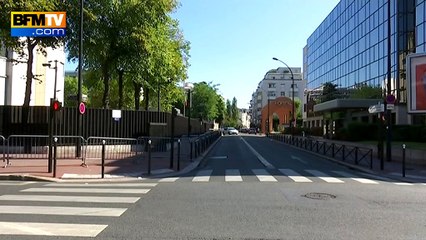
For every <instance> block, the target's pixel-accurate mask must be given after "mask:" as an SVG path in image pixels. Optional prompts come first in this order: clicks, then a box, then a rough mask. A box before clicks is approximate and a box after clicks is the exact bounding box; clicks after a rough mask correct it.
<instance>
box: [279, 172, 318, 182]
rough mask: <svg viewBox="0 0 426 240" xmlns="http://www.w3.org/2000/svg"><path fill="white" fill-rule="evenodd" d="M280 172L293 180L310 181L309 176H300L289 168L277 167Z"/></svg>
mask: <svg viewBox="0 0 426 240" xmlns="http://www.w3.org/2000/svg"><path fill="white" fill-rule="evenodd" d="M278 170H279V171H280V172H281V173H283V174H284V175H286V176H287V177H289V178H291V179H292V180H293V181H295V182H312V181H311V180H310V179H309V178H307V177H304V176H301V175H300V174H298V173H297V172H295V171H293V170H291V169H278Z"/></svg>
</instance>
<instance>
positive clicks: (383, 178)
mask: <svg viewBox="0 0 426 240" xmlns="http://www.w3.org/2000/svg"><path fill="white" fill-rule="evenodd" d="M360 174H362V175H364V176H367V177H371V178H374V179H377V180H381V181H385V182H394V181H395V180H393V179H390V178H386V177H380V176H376V175H373V174H369V173H360Z"/></svg>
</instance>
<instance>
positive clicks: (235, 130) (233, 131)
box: [226, 127, 238, 135]
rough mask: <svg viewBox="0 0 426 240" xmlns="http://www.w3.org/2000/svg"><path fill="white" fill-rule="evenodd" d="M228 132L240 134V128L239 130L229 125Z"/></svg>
mask: <svg viewBox="0 0 426 240" xmlns="http://www.w3.org/2000/svg"><path fill="white" fill-rule="evenodd" d="M226 132H227V133H228V134H229V135H238V130H237V129H235V128H233V127H228V128H227V129H226Z"/></svg>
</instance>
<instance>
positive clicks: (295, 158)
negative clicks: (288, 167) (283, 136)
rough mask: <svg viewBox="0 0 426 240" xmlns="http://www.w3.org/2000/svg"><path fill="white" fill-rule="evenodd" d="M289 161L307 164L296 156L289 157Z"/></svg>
mask: <svg viewBox="0 0 426 240" xmlns="http://www.w3.org/2000/svg"><path fill="white" fill-rule="evenodd" d="M291 159H293V160H296V161H299V162H301V163H303V164H308V163H307V162H306V161H305V160H302V159H301V158H300V157H296V156H293V155H292V156H291Z"/></svg>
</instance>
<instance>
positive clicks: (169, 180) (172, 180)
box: [159, 177, 179, 183]
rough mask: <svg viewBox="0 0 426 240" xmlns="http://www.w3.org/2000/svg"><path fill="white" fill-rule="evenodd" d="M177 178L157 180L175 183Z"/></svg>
mask: <svg viewBox="0 0 426 240" xmlns="http://www.w3.org/2000/svg"><path fill="white" fill-rule="evenodd" d="M178 179H179V178H178V177H168V178H162V179H160V180H159V182H169V183H170V182H176V181H177V180H178Z"/></svg>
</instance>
